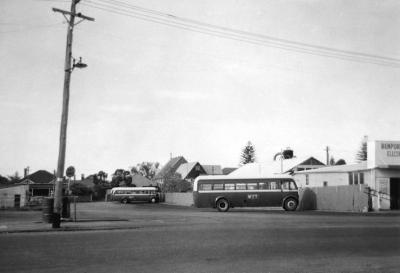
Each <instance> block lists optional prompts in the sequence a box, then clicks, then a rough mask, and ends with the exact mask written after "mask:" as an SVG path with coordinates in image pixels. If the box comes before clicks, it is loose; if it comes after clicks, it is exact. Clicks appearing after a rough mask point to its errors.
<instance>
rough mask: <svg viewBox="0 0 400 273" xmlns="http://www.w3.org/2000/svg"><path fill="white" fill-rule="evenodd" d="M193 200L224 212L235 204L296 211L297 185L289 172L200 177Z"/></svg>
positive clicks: (202, 206) (195, 186)
mask: <svg viewBox="0 0 400 273" xmlns="http://www.w3.org/2000/svg"><path fill="white" fill-rule="evenodd" d="M193 201H194V205H195V206H196V207H198V208H206V207H212V208H217V209H218V210H219V211H222V212H225V211H228V210H229V208H233V207H282V208H284V209H285V210H288V211H294V210H296V208H297V205H298V204H299V193H298V189H297V185H296V183H295V182H294V180H293V178H292V177H291V176H289V175H274V176H271V177H266V178H232V177H229V176H223V175H220V176H199V177H197V178H196V180H195V181H194V184H193Z"/></svg>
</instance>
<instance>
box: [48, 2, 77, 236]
mask: <svg viewBox="0 0 400 273" xmlns="http://www.w3.org/2000/svg"><path fill="white" fill-rule="evenodd" d="M75 11H76V0H72V3H71V14H70V19H69V24H68V30H67V48H66V52H65V66H64V91H63V103H62V114H61V127H60V145H59V150H58V164H57V181H56V184H55V192H54V215H53V228H59V227H60V220H61V208H62V190H63V180H64V165H65V149H66V142H67V124H68V106H69V86H70V80H71V72H72V68H71V59H72V33H73V29H74V23H75Z"/></svg>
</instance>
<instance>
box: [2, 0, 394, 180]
mask: <svg viewBox="0 0 400 273" xmlns="http://www.w3.org/2000/svg"><path fill="white" fill-rule="evenodd" d="M70 3H71V2H70V1H65V0H2V1H0V13H1V14H2V17H1V18H0V59H1V60H2V65H1V66H0V117H1V119H0V130H1V131H0V175H3V176H5V175H11V174H14V173H15V172H16V171H17V172H18V173H19V174H20V175H21V174H23V169H24V168H25V167H27V166H29V168H30V171H31V172H34V171H37V170H40V169H45V170H48V171H53V170H55V169H56V168H57V158H58V146H59V133H60V132H59V131H60V121H61V105H62V91H63V82H64V61H65V60H64V59H65V44H66V31H67V24H66V20H65V18H64V17H63V16H62V15H61V14H60V13H55V12H53V11H52V8H53V7H57V8H60V9H64V10H69V9H70ZM133 7H136V9H135V10H133V9H132V8H133ZM138 7H139V8H143V9H147V10H151V13H143V14H145V15H144V16H145V17H143V16H142V17H140V16H137V13H133V11H135V12H137V10H138ZM123 8H124V9H123ZM77 11H79V12H81V13H82V14H84V15H86V16H90V17H93V18H95V21H94V22H90V21H83V22H81V23H79V24H78V25H76V26H75V28H74V38H73V56H74V57H75V58H76V59H78V58H79V57H82V61H83V62H84V63H87V64H88V67H87V68H85V69H75V70H73V72H72V78H71V87H70V104H69V118H68V136H67V148H66V159H65V168H66V167H68V166H74V167H75V169H76V171H77V174H78V175H79V174H85V175H89V174H92V173H96V172H98V171H100V170H104V171H106V172H108V173H112V172H114V170H115V169H117V168H124V169H129V168H130V167H131V166H135V165H136V164H137V163H140V162H143V161H151V162H159V163H161V165H163V164H166V163H167V161H168V160H169V158H170V156H171V155H172V156H173V157H175V156H184V157H185V158H186V159H187V160H188V161H198V162H200V163H201V164H205V165H211V164H215V165H221V166H222V167H237V166H238V164H239V161H240V154H241V150H242V149H243V147H244V146H245V145H246V143H247V142H248V141H251V142H252V143H253V144H254V146H255V150H256V156H257V161H258V162H260V163H266V162H270V161H272V158H273V156H274V155H275V154H276V153H277V152H279V151H281V149H285V148H286V147H290V148H292V149H293V150H294V154H295V155H296V156H297V157H300V158H307V157H309V156H314V157H315V158H317V159H319V160H320V161H322V162H325V160H326V152H325V148H326V146H329V147H330V155H331V156H333V157H334V158H335V159H336V160H337V159H340V158H342V159H345V160H346V162H347V163H352V162H354V161H355V155H356V153H357V151H358V149H359V148H360V144H361V141H362V140H363V137H364V136H365V135H367V136H368V139H369V140H400V119H399V115H398V111H399V101H400V92H399V87H400V32H399V31H398V30H399V29H400V5H399V4H398V1H385V0H383V1H382V0H379V1H378V0H377V1H374V0H354V1H340V0H325V1H311V0H285V1H283V0H282V1H280V0H273V1H272V0H271V1H260V0H220V1H212V0H196V1H194V0H179V1H178V0H168V1H165V0H130V1H128V0H118V1H117V0H82V1H81V2H80V3H79V4H78V5H77ZM123 14H125V15H123ZM149 14H150V15H151V16H157V15H160V14H161V15H162V16H163V15H165V14H169V15H167V17H169V19H168V20H170V21H169V22H171V20H172V22H175V21H174V20H175V19H176V18H185V19H188V20H194V21H196V22H202V23H205V24H209V25H213V26H214V27H215V26H218V27H223V28H229V29H233V30H236V31H243V32H246V33H252V35H251V37H252V39H253V40H252V42H249V41H247V42H246V41H243V39H241V38H240V39H238V38H237V36H234V37H233V36H232V35H230V36H229V35H228V36H229V37H227V35H219V34H218V33H219V32H218V33H217V34H216V32H213V33H211V35H210V33H208V34H207V33H204V31H199V29H194V30H193V28H192V29H191V30H188V29H187V28H185V27H182V25H178V27H176V25H175V27H174V26H172V25H174V23H168V24H166V23H163V24H160V23H156V22H154V20H153V21H151V20H149V18H150V17H149ZM138 17H140V18H138ZM143 18H144V19H145V20H143ZM164 18H165V17H164ZM203 26H204V25H203ZM214 29H215V28H214ZM217 30H218V31H220V30H221V29H220V28H218V29H217ZM236 33H238V32H236ZM232 37H233V38H232ZM254 37H258V38H257V39H261V40H262V41H261V42H254V39H255V38H254ZM265 37H269V39H270V40H268V41H277V40H276V39H282V40H285V41H289V42H288V43H286V46H283V47H282V46H276V45H275V46H274V45H273V44H271V43H266V42H265V39H267V38H265ZM271 39H272V40H271ZM245 40H246V39H245ZM298 43H302V44H307V45H311V46H312V47H311V49H310V48H308V49H309V50H294V48H295V47H298V45H299V44H298ZM321 47H327V48H330V49H334V50H333V51H329V52H331V53H332V52H333V54H322V55H324V56H321V55H318V54H315V52H316V51H315V49H320V48H321ZM299 51H300V52H299ZM343 51H351V52H356V53H360V54H366V55H368V56H370V55H377V56H381V57H385V58H391V60H389V61H385V62H384V63H383V64H382V62H380V63H378V64H377V63H374V62H371V61H370V59H371V58H369V59H368V58H364V57H361V58H359V57H357V58H353V60H350V59H349V58H339V57H338V56H337V54H336V52H343ZM327 55H329V56H327ZM332 55H333V56H332ZM366 55H363V56H366ZM351 56H354V55H351ZM357 56H359V55H357ZM354 59H356V60H354ZM379 60H382V58H380V59H379ZM383 60H386V59H383Z"/></svg>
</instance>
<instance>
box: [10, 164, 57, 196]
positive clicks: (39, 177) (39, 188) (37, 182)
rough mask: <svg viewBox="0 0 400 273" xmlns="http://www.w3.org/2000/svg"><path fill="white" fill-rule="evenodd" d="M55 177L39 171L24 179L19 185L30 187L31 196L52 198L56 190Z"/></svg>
mask: <svg viewBox="0 0 400 273" xmlns="http://www.w3.org/2000/svg"><path fill="white" fill-rule="evenodd" d="M55 179H56V177H55V175H54V174H52V173H50V172H48V171H45V170H39V171H36V172H34V173H32V174H29V175H27V176H25V177H24V178H22V179H21V180H20V182H18V184H19V185H22V184H27V185H29V195H30V196H50V195H51V194H52V192H53V190H54V182H55Z"/></svg>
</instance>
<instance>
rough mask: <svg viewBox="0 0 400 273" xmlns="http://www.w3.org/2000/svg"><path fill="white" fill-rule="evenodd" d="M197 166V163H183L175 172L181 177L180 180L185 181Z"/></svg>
mask: <svg viewBox="0 0 400 273" xmlns="http://www.w3.org/2000/svg"><path fill="white" fill-rule="evenodd" d="M197 164H199V162H189V163H183V164H181V165H180V166H179V168H178V169H177V170H176V172H177V173H178V174H180V175H181V178H182V179H185V178H186V177H187V176H188V174H189V173H190V172H191V171H192V170H193V168H194V167H195V166H196V165H197ZM199 165H200V164H199Z"/></svg>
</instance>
